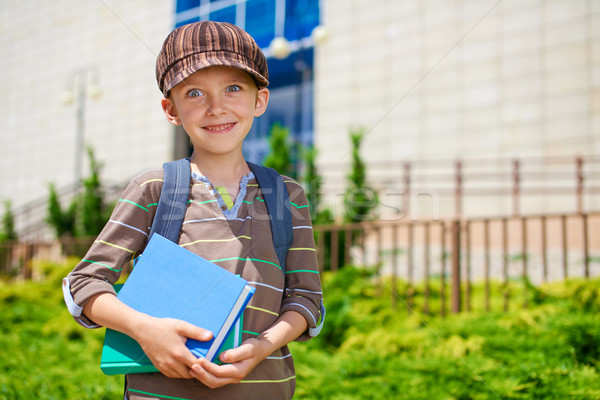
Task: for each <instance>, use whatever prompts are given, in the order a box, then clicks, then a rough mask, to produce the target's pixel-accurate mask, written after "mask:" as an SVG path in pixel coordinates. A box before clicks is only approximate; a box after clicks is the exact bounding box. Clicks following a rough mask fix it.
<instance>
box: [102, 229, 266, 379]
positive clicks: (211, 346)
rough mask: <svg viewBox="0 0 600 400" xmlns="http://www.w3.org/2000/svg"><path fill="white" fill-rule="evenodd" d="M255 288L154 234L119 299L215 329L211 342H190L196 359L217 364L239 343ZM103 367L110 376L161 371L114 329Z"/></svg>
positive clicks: (107, 339) (162, 315)
mask: <svg viewBox="0 0 600 400" xmlns="http://www.w3.org/2000/svg"><path fill="white" fill-rule="evenodd" d="M254 290H255V289H254V288H253V287H251V286H249V285H248V284H247V282H246V281H245V280H244V279H242V278H240V277H239V276H237V275H234V274H232V273H231V272H229V271H226V270H225V269H223V268H221V267H219V266H218V265H216V264H213V263H211V262H210V261H207V260H205V259H204V258H202V257H200V256H198V255H197V254H194V253H192V252H191V251H188V250H186V249H184V248H183V247H181V246H179V245H177V244H175V243H173V242H171V241H170V240H167V239H165V238H164V237H162V236H160V235H158V234H154V235H152V238H151V239H150V241H149V242H148V245H147V246H146V249H145V250H144V254H143V255H142V257H140V260H139V261H138V262H137V264H136V266H135V268H134V269H133V271H132V272H131V274H130V275H129V277H128V278H127V281H126V282H125V283H124V284H123V287H122V288H121V289H120V290H119V292H118V294H117V297H118V298H119V299H120V300H121V301H122V302H123V303H125V304H127V305H128V306H130V307H131V308H133V309H135V310H137V311H141V312H143V313H146V314H149V315H152V316H154V317H159V318H167V317H168V318H176V319H181V320H183V321H187V322H189V323H191V324H194V325H196V326H200V327H202V328H204V329H208V330H210V331H211V332H213V338H212V339H211V340H209V341H206V342H202V341H198V340H194V339H188V340H187V342H186V346H187V347H188V348H189V349H190V351H191V352H192V354H193V355H194V356H195V357H198V358H201V357H204V358H207V359H208V360H210V361H213V360H215V359H216V358H217V357H218V355H219V354H220V352H221V351H224V350H226V349H227V348H232V347H236V346H237V345H239V342H240V337H241V321H240V317H241V315H242V312H243V311H244V308H245V307H246V305H247V304H248V301H249V300H250V298H251V297H252V295H253V294H254ZM236 325H237V328H236V329H233V328H234V327H235V326H236ZM100 368H101V369H102V371H103V372H104V373H105V374H107V375H117V374H131V373H144V372H156V371H157V369H156V367H154V365H152V362H151V361H150V359H149V358H148V357H147V356H146V355H145V354H144V352H143V351H142V348H141V346H140V345H139V344H138V343H137V342H136V341H135V340H133V339H132V338H130V337H129V336H127V335H125V334H123V333H120V332H117V331H114V330H112V329H107V330H106V335H105V337H104V346H103V349H102V358H101V361H100Z"/></svg>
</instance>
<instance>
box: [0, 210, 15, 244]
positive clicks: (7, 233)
mask: <svg viewBox="0 0 600 400" xmlns="http://www.w3.org/2000/svg"><path fill="white" fill-rule="evenodd" d="M16 239H17V232H16V231H15V215H14V214H13V213H12V211H11V209H10V202H9V201H6V202H5V203H4V215H3V216H2V227H1V229H0V243H2V242H4V241H7V240H16Z"/></svg>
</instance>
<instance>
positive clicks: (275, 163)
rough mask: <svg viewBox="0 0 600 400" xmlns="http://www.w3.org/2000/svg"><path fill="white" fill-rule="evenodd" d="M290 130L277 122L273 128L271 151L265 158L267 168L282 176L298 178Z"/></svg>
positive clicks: (270, 136)
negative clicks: (293, 159)
mask: <svg viewBox="0 0 600 400" xmlns="http://www.w3.org/2000/svg"><path fill="white" fill-rule="evenodd" d="M289 135H290V130H289V129H288V128H285V127H283V126H282V125H281V124H280V123H278V122H276V123H275V124H273V126H272V127H271V132H270V135H269V146H270V149H271V151H270V152H269V154H268V155H267V157H266V158H265V160H264V162H263V164H264V165H265V167H269V168H273V169H274V170H275V171H277V172H279V173H280V174H282V175H286V176H289V177H290V178H296V175H297V174H296V171H295V169H294V165H293V163H292V144H291V143H290V140H289Z"/></svg>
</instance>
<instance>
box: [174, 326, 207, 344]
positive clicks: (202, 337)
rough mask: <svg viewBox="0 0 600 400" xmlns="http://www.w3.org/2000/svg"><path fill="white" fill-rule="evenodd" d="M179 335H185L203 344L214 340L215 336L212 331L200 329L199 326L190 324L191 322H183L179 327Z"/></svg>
mask: <svg viewBox="0 0 600 400" xmlns="http://www.w3.org/2000/svg"><path fill="white" fill-rule="evenodd" d="M177 333H179V334H180V335H183V336H185V337H187V338H191V339H195V340H199V341H201V342H206V341H208V340H210V339H212V337H213V334H212V332H211V331H209V330H207V329H204V328H200V327H199V326H196V325H193V324H190V323H189V322H185V321H181V322H180V323H179V324H178V325H177Z"/></svg>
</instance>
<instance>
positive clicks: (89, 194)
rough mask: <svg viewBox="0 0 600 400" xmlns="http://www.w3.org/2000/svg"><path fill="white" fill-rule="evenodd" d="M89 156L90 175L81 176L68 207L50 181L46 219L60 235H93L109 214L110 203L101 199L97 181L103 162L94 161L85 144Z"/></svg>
mask: <svg viewBox="0 0 600 400" xmlns="http://www.w3.org/2000/svg"><path fill="white" fill-rule="evenodd" d="M88 156H89V159H90V176H89V177H87V178H84V179H83V182H82V184H83V190H82V191H81V192H80V193H79V194H78V195H77V196H75V198H74V199H73V200H72V201H71V203H70V205H69V207H68V208H66V209H63V207H62V205H61V204H60V199H59V196H58V193H57V192H56V189H55V187H54V185H53V184H50V195H49V198H48V216H47V218H46V221H47V222H48V223H49V224H50V225H51V226H52V227H53V228H54V231H55V232H56V236H57V237H59V238H60V237H63V236H78V237H85V236H96V235H98V234H99V233H100V231H101V230H102V228H103V227H104V225H105V224H106V221H108V218H109V216H110V212H111V209H112V207H110V206H108V205H107V204H106V202H105V201H104V192H103V191H102V183H101V181H100V170H101V168H102V165H101V164H100V163H98V162H97V161H96V158H95V157H94V152H93V150H92V149H91V148H88Z"/></svg>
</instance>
